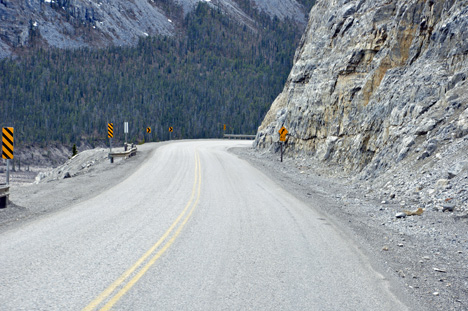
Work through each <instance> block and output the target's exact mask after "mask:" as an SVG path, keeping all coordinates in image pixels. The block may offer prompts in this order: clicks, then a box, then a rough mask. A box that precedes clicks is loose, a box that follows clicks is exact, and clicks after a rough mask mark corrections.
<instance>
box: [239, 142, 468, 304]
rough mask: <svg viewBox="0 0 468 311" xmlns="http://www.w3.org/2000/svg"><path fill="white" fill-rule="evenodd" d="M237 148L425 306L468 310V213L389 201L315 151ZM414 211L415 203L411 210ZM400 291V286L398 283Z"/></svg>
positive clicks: (243, 155) (240, 154) (377, 268)
mask: <svg viewBox="0 0 468 311" xmlns="http://www.w3.org/2000/svg"><path fill="white" fill-rule="evenodd" d="M230 151H231V152H233V153H235V154H237V155H238V156H240V157H241V158H243V159H244V160H246V161H248V162H250V163H251V164H252V165H253V166H254V167H256V168H257V169H259V170H260V171H262V172H263V173H264V174H266V175H267V176H269V177H270V178H271V179H273V180H275V181H276V182H277V183H278V184H280V185H282V186H283V187H284V188H285V189H286V190H288V191H289V192H291V193H293V194H294V195H296V197H298V198H299V199H301V200H302V201H304V202H306V203H307V204H309V205H310V206H311V208H314V209H316V210H318V211H319V212H320V213H322V214H323V215H324V217H325V218H327V220H329V221H331V222H332V223H334V224H335V225H336V226H338V227H339V228H340V230H342V231H343V233H344V234H347V235H349V236H350V237H351V238H353V239H354V240H355V241H356V243H357V244H358V245H359V246H360V249H361V251H363V252H364V253H366V254H367V255H368V256H369V257H370V258H373V259H375V267H374V268H375V269H376V270H377V271H381V272H382V273H383V274H384V275H385V276H386V277H389V278H390V279H391V281H395V282H396V285H397V287H399V288H405V292H406V295H407V296H408V297H411V298H410V299H414V300H416V301H417V302H418V303H419V304H420V305H421V306H423V309H424V310H468V230H467V229H468V216H466V215H465V214H456V213H442V212H441V211H437V210H435V209H430V208H426V209H424V212H423V214H422V215H420V216H417V215H415V216H406V217H404V218H396V214H397V213H401V212H403V211H404V210H405V209H411V206H410V207H408V205H405V206H402V204H401V202H395V201H392V200H390V201H385V198H382V197H380V195H381V194H380V191H374V190H372V189H373V188H372V187H370V186H369V184H366V182H357V181H355V180H354V179H352V178H350V177H349V176H346V175H344V174H340V173H339V172H337V171H335V170H334V169H333V168H331V167H325V166H324V164H323V163H317V162H314V160H312V159H309V158H303V157H297V158H289V157H288V158H285V159H284V160H283V163H281V162H280V156H279V154H272V153H270V152H263V153H262V152H259V151H256V150H255V149H253V148H233V149H230ZM410 211H413V210H410ZM395 290H398V289H397V288H395Z"/></svg>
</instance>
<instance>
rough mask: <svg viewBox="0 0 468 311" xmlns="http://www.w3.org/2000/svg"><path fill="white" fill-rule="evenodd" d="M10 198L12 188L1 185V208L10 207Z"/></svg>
mask: <svg viewBox="0 0 468 311" xmlns="http://www.w3.org/2000/svg"><path fill="white" fill-rule="evenodd" d="M9 197H10V186H7V185H0V208H7V207H8V199H9Z"/></svg>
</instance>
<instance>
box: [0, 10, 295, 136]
mask: <svg viewBox="0 0 468 311" xmlns="http://www.w3.org/2000/svg"><path fill="white" fill-rule="evenodd" d="M248 14H250V15H252V16H254V17H255V20H256V21H258V23H259V25H257V26H258V27H256V28H257V29H261V31H252V30H251V29H248V27H246V26H243V27H240V26H239V24H238V23H237V22H234V21H232V20H230V19H229V17H228V16H226V15H224V14H222V13H221V12H219V11H217V10H216V9H212V8H210V6H208V5H207V4H203V3H200V4H199V5H198V7H197V9H196V10H195V11H193V12H192V13H190V14H188V15H187V16H186V17H185V18H184V21H183V22H184V29H185V31H183V32H181V34H180V35H179V36H176V37H148V38H145V39H141V40H140V41H139V43H138V45H137V46H136V47H112V48H107V49H102V50H93V49H79V50H58V49H55V50H44V49H42V48H40V47H38V48H37V49H36V50H35V51H34V53H25V55H24V56H23V57H21V58H20V59H16V60H3V61H2V62H0V72H1V73H2V74H1V76H0V115H1V116H2V118H1V119H2V124H1V126H14V127H15V142H16V143H17V144H19V145H26V144H32V143H40V144H42V145H45V144H47V143H50V142H59V143H63V144H65V145H70V144H74V143H80V142H81V141H87V142H89V143H91V144H93V145H94V144H97V143H101V142H105V140H106V139H107V128H106V126H107V123H108V122H113V123H114V126H115V133H116V139H117V140H123V136H124V135H123V122H124V121H128V122H129V124H130V134H129V141H132V142H135V141H142V140H143V139H146V140H148V139H150V140H165V139H167V138H168V137H169V133H168V127H169V126H172V127H174V133H173V134H172V135H173V138H205V137H220V136H221V135H222V132H223V124H227V131H228V132H233V133H246V134H254V133H255V132H256V129H257V127H258V125H259V124H260V122H261V120H262V119H263V117H264V115H265V113H266V111H267V109H268V108H269V106H270V104H271V102H272V101H273V99H274V98H275V97H276V96H277V95H278V93H279V92H281V90H282V87H283V84H284V81H285V79H286V77H287V75H288V72H289V70H290V68H291V65H292V57H293V53H294V50H295V48H296V45H297V42H298V40H299V38H300V36H301V34H302V31H301V30H300V29H299V28H298V26H297V25H296V24H294V23H292V22H289V21H287V20H285V21H280V20H279V19H276V18H275V19H271V18H270V17H268V16H266V15H261V13H259V12H256V11H254V10H251V11H249V12H248ZM146 127H151V128H152V129H153V131H152V133H151V135H147V134H145V129H146Z"/></svg>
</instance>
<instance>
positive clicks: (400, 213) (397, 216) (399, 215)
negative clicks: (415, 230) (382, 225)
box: [395, 212, 407, 218]
mask: <svg viewBox="0 0 468 311" xmlns="http://www.w3.org/2000/svg"><path fill="white" fill-rule="evenodd" d="M406 216H407V215H406V213H404V212H399V213H396V215H395V217H396V218H405V217H406Z"/></svg>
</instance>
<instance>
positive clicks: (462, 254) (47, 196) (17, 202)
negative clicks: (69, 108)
mask: <svg viewBox="0 0 468 311" xmlns="http://www.w3.org/2000/svg"><path fill="white" fill-rule="evenodd" d="M163 144H164V143H152V144H145V145H142V146H138V153H137V155H136V156H135V157H132V158H129V159H127V160H118V161H116V162H115V163H114V164H110V163H109V160H108V159H107V150H106V149H95V150H93V151H92V152H91V151H89V152H83V153H80V154H79V156H78V157H76V158H73V159H72V160H70V161H67V163H68V164H66V165H64V166H61V167H58V168H56V169H54V170H53V171H52V172H49V173H48V174H43V175H42V180H41V181H40V182H38V183H37V184H29V185H13V186H12V188H11V195H10V200H11V203H10V206H9V207H8V208H7V209H2V210H0V233H1V232H2V231H5V230H8V229H9V228H11V227H12V226H17V225H20V224H22V223H24V222H27V221H30V220H32V219H36V218H37V217H41V215H44V214H49V213H54V212H59V211H60V210H62V209H64V208H68V207H70V206H72V205H74V204H75V203H78V202H82V201H85V200H87V199H89V198H91V197H93V196H95V195H97V194H99V193H101V192H102V191H105V190H106V189H109V188H111V187H112V186H114V185H116V184H117V183H119V182H121V181H122V180H123V179H125V178H127V177H128V176H129V175H130V174H131V172H133V171H135V170H136V169H137V168H138V166H139V165H140V164H141V163H143V162H144V160H145V159H146V158H147V157H148V156H149V155H150V154H151V153H152V152H154V150H156V148H158V147H159V146H161V145H163ZM231 151H232V152H233V153H235V154H237V155H238V156H240V157H242V158H243V159H245V160H247V161H249V162H250V163H251V164H252V165H253V166H255V167H256V168H258V169H259V170H261V171H262V172H264V173H265V174H266V175H267V176H269V177H270V178H272V179H273V180H275V181H277V182H278V183H279V184H281V185H283V187H284V188H285V189H287V190H288V191H290V192H291V193H293V194H295V195H296V196H297V197H298V198H300V199H302V200H303V201H304V202H306V203H309V204H310V205H313V206H314V208H316V209H317V210H319V211H320V212H321V213H322V214H323V215H324V216H325V217H326V218H328V219H329V220H330V221H333V222H334V223H335V224H337V225H338V226H340V227H341V228H342V229H343V231H344V232H345V233H349V235H350V236H353V237H354V238H355V240H356V242H357V243H358V244H359V245H360V246H361V249H362V251H364V252H366V253H367V254H368V255H369V256H370V258H375V260H376V266H379V267H383V269H385V270H386V273H387V275H391V276H392V277H395V278H398V279H399V280H400V281H401V284H402V286H404V287H405V288H406V290H407V291H408V293H409V295H410V296H412V297H414V298H415V299H417V300H419V302H420V303H421V304H422V305H424V306H425V308H426V309H427V310H468V255H467V254H468V230H467V229H468V215H467V214H464V213H443V212H441V211H439V210H436V209H430V208H426V209H425V210H424V212H423V214H422V215H420V216H407V217H404V218H396V217H395V215H396V214H397V213H401V212H403V210H404V208H407V209H409V208H408V207H407V206H408V205H405V206H403V208H402V205H401V201H400V202H397V203H395V202H394V201H392V200H390V201H389V202H384V201H383V198H382V197H380V196H381V193H380V192H379V191H375V190H372V189H373V188H372V187H369V184H368V183H367V184H366V182H365V181H363V182H356V181H355V180H353V179H352V178H350V177H347V176H345V175H341V174H340V173H339V172H338V171H336V170H334V169H333V168H328V167H325V166H324V164H323V163H316V162H314V161H313V160H311V159H306V158H301V157H297V158H294V159H292V158H285V159H284V162H283V163H280V161H279V155H278V154H271V153H269V152H267V153H260V152H258V151H255V150H254V149H252V148H235V149H232V150H231ZM66 172H69V173H70V177H71V178H64V176H65V175H66ZM45 175H48V176H45ZM331 175H332V176H333V177H330V176H331ZM321 203H322V204H321ZM321 206H327V207H331V208H329V209H327V210H324V209H323V208H322V209H321ZM418 206H419V205H418ZM410 211H412V210H410Z"/></svg>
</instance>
